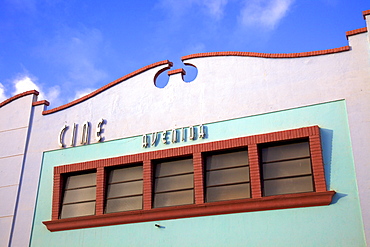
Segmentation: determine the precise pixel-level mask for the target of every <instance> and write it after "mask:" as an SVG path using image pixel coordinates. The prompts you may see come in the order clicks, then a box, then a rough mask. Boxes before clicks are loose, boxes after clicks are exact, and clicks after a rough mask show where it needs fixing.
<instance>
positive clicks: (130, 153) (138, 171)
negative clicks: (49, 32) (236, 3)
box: [0, 11, 370, 246]
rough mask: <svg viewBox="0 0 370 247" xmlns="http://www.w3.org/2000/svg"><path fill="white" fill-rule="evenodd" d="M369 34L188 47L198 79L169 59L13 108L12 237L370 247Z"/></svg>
mask: <svg viewBox="0 0 370 247" xmlns="http://www.w3.org/2000/svg"><path fill="white" fill-rule="evenodd" d="M363 16H364V18H365V20H366V23H367V27H369V26H370V11H364V12H363ZM367 30H368V29H367V28H366V27H365V28H360V29H357V30H353V31H350V32H347V37H348V42H349V44H348V46H345V47H340V48H335V49H330V50H323V51H315V52H305V53H295V54H260V53H250V52H215V53H201V54H193V55H188V56H185V57H183V58H182V60H183V62H184V63H185V64H187V65H190V66H194V67H196V68H197V71H198V74H197V77H196V78H195V79H194V80H193V81H191V82H184V80H183V75H184V71H183V70H182V69H178V70H170V68H171V66H172V64H171V62H169V61H167V60H166V61H161V62H157V63H154V64H151V65H149V66H146V67H144V68H141V69H139V70H137V71H134V72H132V73H131V74H128V75H126V76H124V77H122V78H120V79H118V80H116V81H113V82H111V83H110V84H107V85H106V86H104V87H102V88H100V89H98V90H96V91H94V92H92V93H91V94H89V95H87V96H85V97H83V98H81V99H77V100H75V101H73V102H70V103H68V104H66V105H63V106H60V107H57V108H54V109H47V106H48V102H47V101H38V100H37V94H38V92H37V91H28V92H25V93H23V94H20V95H16V96H14V97H12V98H10V99H8V100H6V101H4V102H2V103H0V113H1V115H2V116H3V119H4V120H3V121H1V122H0V142H1V146H2V148H1V149H0V150H1V151H0V172H1V173H0V175H1V179H0V195H1V198H2V202H1V204H0V228H1V231H0V246H27V245H30V246H68V245H69V246H76V245H78V246H121V245H124V246H148V245H155V246H190V245H193V246H245V245H249V246H366V245H368V246H370V242H369V241H370V212H369V210H368V205H370V189H369V188H370V179H369V178H370V171H369V169H368V167H369V162H368V160H370V152H369V150H370V126H369V123H370V122H369V121H370V83H369V82H370V38H369V33H368V31H367ZM161 73H168V75H169V76H170V79H169V82H168V84H167V85H166V86H165V87H164V88H158V87H156V86H155V83H156V79H157V78H158V76H159V75H160V74H161ZM4 199H5V200H4Z"/></svg>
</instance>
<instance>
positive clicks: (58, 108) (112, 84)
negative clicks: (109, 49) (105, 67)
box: [42, 60, 172, 115]
mask: <svg viewBox="0 0 370 247" xmlns="http://www.w3.org/2000/svg"><path fill="white" fill-rule="evenodd" d="M161 65H167V67H165V68H164V69H162V70H167V69H169V68H171V66H172V63H171V62H170V61H168V60H163V61H160V62H156V63H153V64H150V65H148V66H145V67H142V68H141V69H138V70H136V71H134V72H132V73H130V74H127V75H125V76H123V77H121V78H119V79H117V80H115V81H112V82H111V83H109V84H107V85H105V86H103V87H101V88H99V89H97V90H95V91H93V92H91V93H89V94H87V95H85V96H83V97H81V98H79V99H76V100H74V101H72V102H69V103H67V104H65V105H62V106H59V107H56V108H53V109H50V110H46V111H43V112H42V114H43V115H47V114H51V113H54V112H57V111H60V110H63V109H66V108H68V107H71V106H73V105H76V104H78V103H81V102H83V101H85V100H87V99H89V98H92V97H94V96H95V95H98V94H100V93H101V92H103V91H105V90H107V89H108V88H111V87H113V86H115V85H117V84H118V83H121V82H123V81H125V80H128V79H130V78H132V77H134V76H136V75H138V74H140V73H143V72H145V71H147V70H150V69H153V68H155V67H158V66H161ZM154 80H155V78H154Z"/></svg>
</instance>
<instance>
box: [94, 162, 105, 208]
mask: <svg viewBox="0 0 370 247" xmlns="http://www.w3.org/2000/svg"><path fill="white" fill-rule="evenodd" d="M106 184H107V181H106V174H105V170H104V167H99V168H98V169H97V171H96V206H95V208H96V212H95V214H96V215H102V214H104V198H105V191H106Z"/></svg>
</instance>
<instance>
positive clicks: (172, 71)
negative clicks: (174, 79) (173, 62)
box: [167, 69, 186, 75]
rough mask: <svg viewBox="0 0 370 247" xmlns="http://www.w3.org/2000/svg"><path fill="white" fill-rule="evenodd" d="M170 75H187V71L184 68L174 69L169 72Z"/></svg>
mask: <svg viewBox="0 0 370 247" xmlns="http://www.w3.org/2000/svg"><path fill="white" fill-rule="evenodd" d="M167 74H168V75H174V74H181V75H186V72H185V70H184V69H174V70H170V71H168V72H167Z"/></svg>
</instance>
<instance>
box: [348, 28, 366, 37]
mask: <svg viewBox="0 0 370 247" xmlns="http://www.w3.org/2000/svg"><path fill="white" fill-rule="evenodd" d="M366 32H367V27H363V28H358V29H355V30H351V31H348V32H346V36H347V39H348V36H352V35H356V34H359V33H366Z"/></svg>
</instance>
